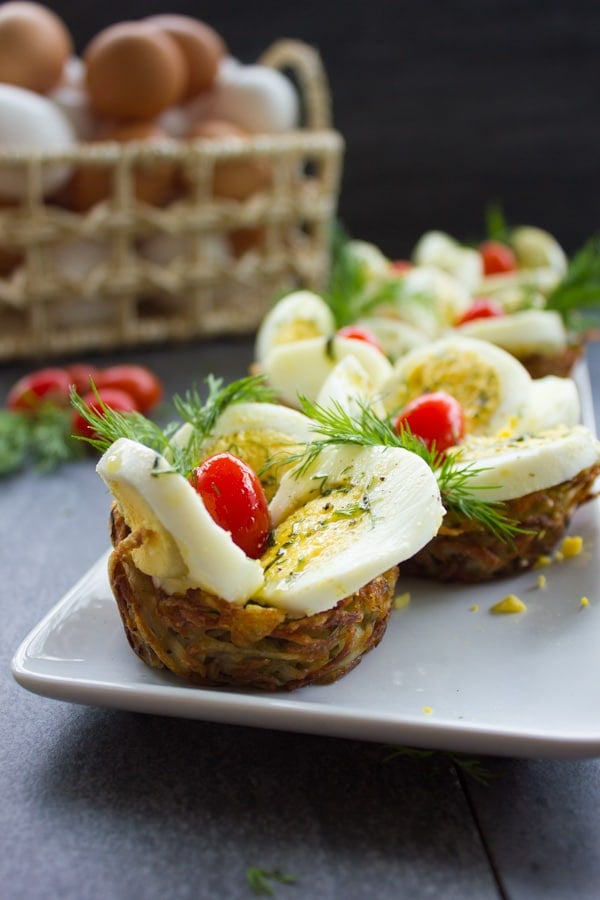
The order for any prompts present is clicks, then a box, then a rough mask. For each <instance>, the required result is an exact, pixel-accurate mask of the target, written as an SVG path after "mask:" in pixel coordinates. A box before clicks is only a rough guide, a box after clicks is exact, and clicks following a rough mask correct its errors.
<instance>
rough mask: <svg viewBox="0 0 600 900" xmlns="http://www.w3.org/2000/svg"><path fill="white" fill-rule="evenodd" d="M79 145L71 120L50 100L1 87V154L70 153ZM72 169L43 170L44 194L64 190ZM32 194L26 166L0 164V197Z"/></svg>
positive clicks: (57, 166)
mask: <svg viewBox="0 0 600 900" xmlns="http://www.w3.org/2000/svg"><path fill="white" fill-rule="evenodd" d="M75 142H76V136H75V132H74V130H73V127H72V125H71V123H70V122H69V120H68V119H67V117H66V116H65V115H64V114H63V113H62V112H61V111H60V110H59V109H58V108H57V107H56V106H55V105H54V104H53V103H52V101H51V100H48V99H47V98H46V97H42V96H40V95H39V94H35V93H33V91H28V90H26V89H25V88H20V87H15V86H13V85H11V84H0V151H2V150H7V151H10V150H17V149H18V150H24V151H29V152H31V153H40V152H43V151H58V152H60V151H65V150H69V149H70V148H71V147H72V146H73V145H74V144H75ZM70 174H71V167H70V166H69V165H66V164H64V163H52V164H47V165H44V166H43V169H42V174H41V181H42V191H43V193H44V194H45V195H48V194H50V193H52V192H54V191H57V190H58V189H59V188H60V187H62V186H63V185H64V184H65V182H66V181H67V179H68V178H69V175H70ZM27 190H28V182H27V170H26V168H25V167H23V166H18V165H11V164H9V163H0V196H1V197H4V198H6V199H10V200H21V199H22V198H23V197H25V196H26V194H27Z"/></svg>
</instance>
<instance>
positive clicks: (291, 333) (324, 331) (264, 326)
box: [254, 290, 335, 365]
mask: <svg viewBox="0 0 600 900" xmlns="http://www.w3.org/2000/svg"><path fill="white" fill-rule="evenodd" d="M334 331H335V320H334V318H333V313H332V311H331V309H330V307H329V306H328V305H327V303H326V302H325V300H323V298H322V297H320V296H319V295H318V294H315V293H314V292H313V291H308V290H301V291H294V292H293V293H291V294H287V295H286V296H285V297H282V299H281V300H279V301H278V302H277V303H275V304H274V306H272V307H271V309H270V310H269V311H268V313H267V314H266V315H265V317H264V318H263V320H262V322H261V324H260V326H259V328H258V332H257V335H256V342H255V346H254V358H255V359H256V361H257V362H258V363H259V364H261V365H262V364H263V363H264V361H265V359H266V357H267V356H268V354H269V353H270V352H271V350H273V349H274V348H275V347H277V346H278V345H280V344H287V343H290V342H292V341H300V340H306V339H307V338H314V337H319V336H326V335H330V334H333V332H334Z"/></svg>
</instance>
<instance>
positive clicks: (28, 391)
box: [6, 368, 71, 412]
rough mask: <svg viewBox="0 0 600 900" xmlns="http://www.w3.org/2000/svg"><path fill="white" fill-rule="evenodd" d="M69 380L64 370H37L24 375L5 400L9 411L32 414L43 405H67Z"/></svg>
mask: <svg viewBox="0 0 600 900" xmlns="http://www.w3.org/2000/svg"><path fill="white" fill-rule="evenodd" d="M70 385H71V379H70V378H69V376H68V375H67V372H66V371H65V370H64V369H59V368H47V369H37V370H36V371H35V372H30V373H29V375H24V376H23V378H19V380H18V381H17V382H16V383H15V384H14V385H13V386H12V388H11V389H10V391H9V392H8V397H7V398H6V405H7V407H8V408H9V409H13V410H21V411H23V412H32V411H34V410H36V409H39V407H40V406H42V405H43V404H44V403H53V404H54V405H55V406H64V407H66V406H68V405H69V391H70Z"/></svg>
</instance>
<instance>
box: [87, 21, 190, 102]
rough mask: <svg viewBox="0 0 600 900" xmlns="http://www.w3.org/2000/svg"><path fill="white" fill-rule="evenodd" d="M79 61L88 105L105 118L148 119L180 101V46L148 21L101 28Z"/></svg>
mask: <svg viewBox="0 0 600 900" xmlns="http://www.w3.org/2000/svg"><path fill="white" fill-rule="evenodd" d="M83 60H84V62H85V66H86V84H87V89H88V93H89V96H90V105H91V107H92V109H93V111H94V112H95V113H96V114H98V115H100V116H105V117H106V118H108V119H117V120H130V119H153V118H155V117H156V116H158V115H159V114H160V113H161V112H162V111H163V110H165V109H167V108H168V107H169V106H174V105H175V104H177V103H179V101H180V100H181V99H182V97H183V93H184V90H185V87H186V84H187V66H186V63H185V59H184V57H183V54H182V52H181V50H180V49H179V45H178V44H177V42H176V41H174V40H173V38H172V37H170V36H169V35H168V34H166V33H165V32H164V31H162V30H161V29H160V28H157V27H156V26H155V25H151V24H150V23H148V22H121V23H119V24H117V25H111V26H110V27H109V28H105V29H104V30H103V31H101V32H100V33H99V34H97V35H96V37H95V38H94V39H93V40H92V41H91V43H90V44H88V46H87V47H86V49H85V51H84V54H83Z"/></svg>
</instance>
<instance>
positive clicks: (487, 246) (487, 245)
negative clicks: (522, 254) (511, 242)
mask: <svg viewBox="0 0 600 900" xmlns="http://www.w3.org/2000/svg"><path fill="white" fill-rule="evenodd" d="M479 252H480V254H481V259H482V261H483V273H484V275H499V274H500V273H502V272H514V270H515V269H516V268H517V260H516V257H515V254H514V253H513V251H512V250H511V249H510V247H509V246H508V244H503V243H502V241H484V242H483V243H482V244H480V245H479Z"/></svg>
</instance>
